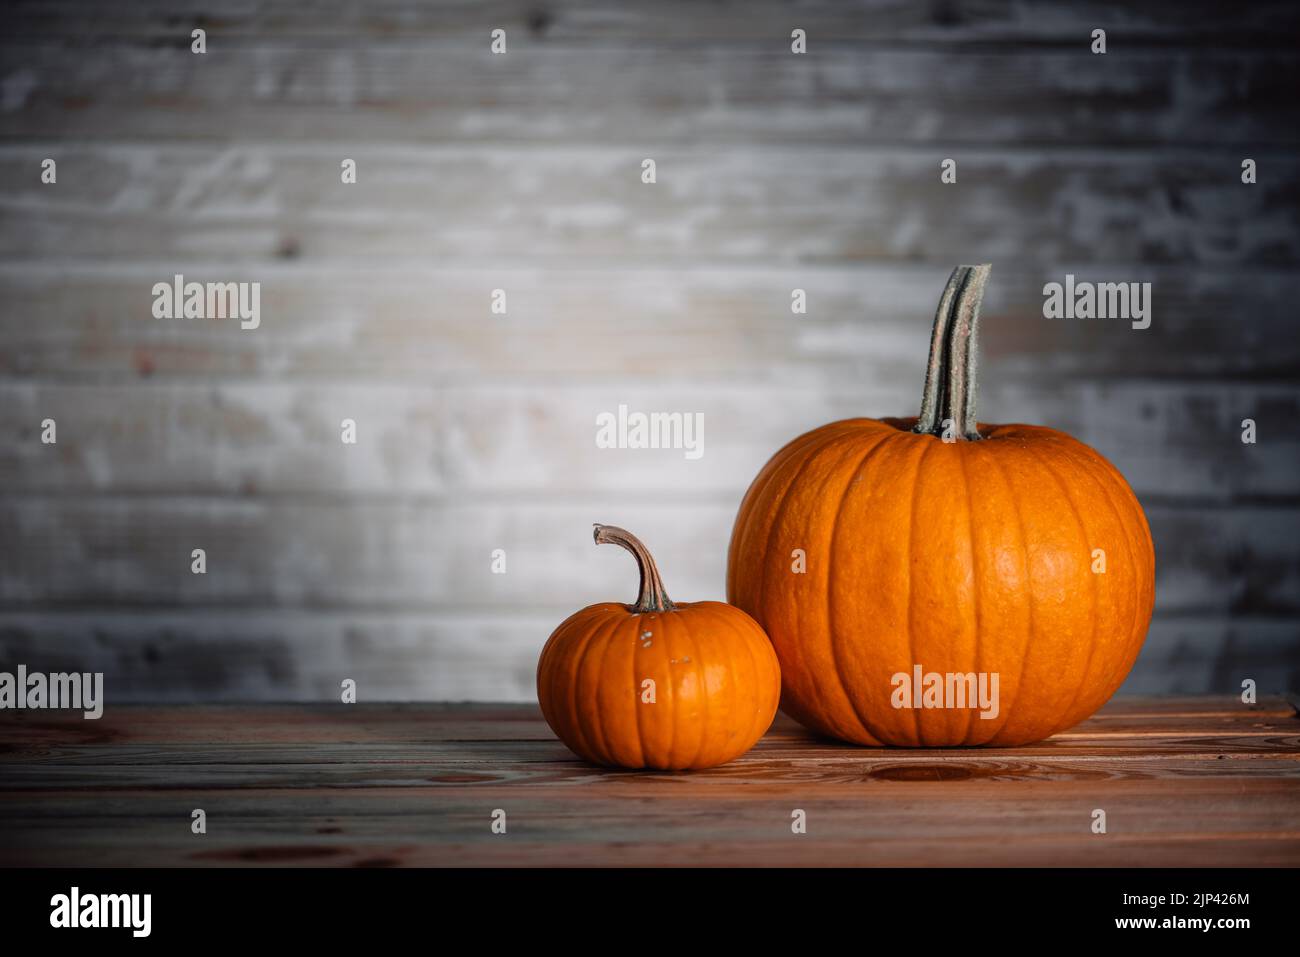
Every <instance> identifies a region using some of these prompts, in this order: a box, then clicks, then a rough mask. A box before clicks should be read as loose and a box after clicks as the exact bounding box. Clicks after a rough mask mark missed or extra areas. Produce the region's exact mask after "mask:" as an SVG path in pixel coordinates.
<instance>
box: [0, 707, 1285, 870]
mask: <svg viewBox="0 0 1300 957" xmlns="http://www.w3.org/2000/svg"><path fill="white" fill-rule="evenodd" d="M195 808H202V809H203V810H204V811H205V812H206V815H207V833H206V834H202V835H196V834H193V833H192V832H191V827H190V822H191V813H192V811H193V810H194V809H195ZM1098 808H1100V809H1102V810H1104V811H1105V812H1106V823H1107V829H1106V833H1105V834H1094V833H1093V832H1092V830H1091V825H1092V821H1093V812H1094V810H1095V809H1098ZM498 809H499V810H502V811H504V812H505V820H506V833H504V834H494V833H493V832H492V829H491V824H492V818H493V813H494V812H495V811H497V810H498ZM796 809H801V810H803V811H804V812H805V814H806V818H807V832H806V833H805V834H794V833H793V832H792V828H791V821H792V813H793V812H794V811H795V810H796ZM0 864H6V865H20V866H30V865H53V866H72V865H76V866H87V865H92V866H145V865H155V866H156V865H162V866H202V865H236V866H238V865H295V866H300V865H308V866H315V865H324V866H399V865H415V866H443V865H458V866H479V865H491V866H511V865H523V866H532V865H613V866H624V865H649V866H660V865H706V866H712V865H742V866H774V865H787V866H805V865H840V866H858V865H889V866H912V865H917V866H921V865H958V866H974V865H1012V866H1022V865H1024V866H1032V865H1075V866H1147V865H1151V866H1252V867H1253V866H1286V865H1289V866H1295V865H1297V864H1300V719H1298V718H1297V713H1296V709H1295V708H1294V707H1293V706H1292V705H1291V704H1290V703H1288V701H1287V700H1284V699H1282V698H1268V699H1264V700H1262V701H1261V702H1260V703H1259V704H1257V705H1243V704H1240V703H1239V702H1237V701H1236V700H1235V699H1233V698H1227V697H1216V698H1131V697H1124V698H1119V699H1116V700H1114V701H1112V702H1111V703H1110V704H1108V705H1107V706H1106V707H1105V708H1103V709H1102V711H1101V712H1099V713H1098V714H1097V715H1096V716H1094V717H1093V718H1091V719H1089V720H1088V721H1086V722H1084V723H1083V724H1081V725H1079V726H1078V727H1076V728H1074V729H1072V730H1071V731H1068V732H1065V733H1062V734H1058V735H1055V736H1054V737H1052V738H1051V739H1049V740H1047V741H1044V742H1041V743H1039V744H1036V745H1031V746H1028V747H1021V748H1007V749H997V750H985V749H951V750H926V751H921V750H901V749H866V748H856V747H851V746H846V745H841V744H838V743H835V742H831V741H826V740H822V739H818V738H816V737H814V736H812V735H809V734H808V733H807V732H805V731H804V730H803V729H802V728H800V727H799V726H798V725H796V724H794V723H793V722H792V721H790V720H789V719H787V718H786V717H784V716H783V715H781V716H778V718H777V720H776V722H775V724H774V725H773V727H772V729H771V730H770V731H769V732H768V734H767V735H766V736H765V737H764V738H763V740H762V741H761V742H759V744H758V745H757V746H756V747H755V748H754V749H753V750H752V751H751V752H750V753H749V754H747V755H745V756H743V757H742V758H740V759H739V760H737V761H735V762H733V763H731V764H729V765H727V766H725V767H722V768H717V769H715V770H711V771H703V772H693V773H646V772H628V771H610V770H604V769H600V768H596V767H593V766H590V765H588V764H585V763H583V762H582V761H580V760H578V759H577V758H576V757H574V756H573V755H572V754H571V753H570V752H569V751H568V750H567V749H566V748H564V746H563V745H561V744H560V742H559V741H558V740H556V738H555V736H554V735H553V734H552V733H551V732H550V729H549V728H548V727H547V726H546V724H545V722H544V721H542V719H541V716H540V714H539V712H538V710H537V708H536V707H535V706H532V705H519V704H509V705H491V704H410V705H403V704H357V705H343V704H338V705H329V704H317V705H298V704H293V705H288V704H286V705H256V706H246V705H243V706H236V705H168V706H145V705H137V706H119V707H116V708H110V709H108V710H107V711H106V713H105V715H104V717H103V718H102V719H100V720H98V721H87V720H84V719H82V718H80V717H79V716H73V715H72V714H71V713H65V712H58V713H52V712H48V711H46V712H32V711H26V712H15V711H10V712H5V713H4V714H3V720H0Z"/></svg>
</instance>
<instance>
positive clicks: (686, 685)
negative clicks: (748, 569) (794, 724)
mask: <svg viewBox="0 0 1300 957" xmlns="http://www.w3.org/2000/svg"><path fill="white" fill-rule="evenodd" d="M595 539H596V543H597V544H598V545H599V544H604V543H606V542H612V543H614V544H617V545H621V546H623V547H624V548H626V549H627V550H628V551H630V552H631V553H632V554H633V555H634V556H635V557H636V561H637V565H638V567H639V568H640V571H641V592H640V595H639V596H638V598H637V601H636V603H635V604H632V605H621V604H616V603H614V602H604V603H601V604H598V605H590V606H588V607H587V608H584V609H582V611H580V612H577V613H576V614H574V615H571V616H570V617H569V618H567V619H566V620H565V621H563V622H562V623H561V624H560V626H559V627H558V628H556V629H555V632H554V633H553V634H552V635H551V637H550V640H549V641H547V643H546V647H545V648H543V649H542V656H541V660H540V661H539V662H538V664H537V700H538V701H539V702H540V703H541V706H542V715H543V716H544V717H545V718H546V723H547V724H549V725H550V726H551V730H553V731H554V732H555V733H556V735H558V736H559V738H560V740H561V741H563V742H564V743H565V744H566V745H568V746H569V748H571V749H572V750H573V751H574V752H576V753H577V754H578V755H579V756H581V757H583V758H586V759H587V760H588V761H591V762H594V763H596V764H604V765H611V766H615V767H623V768H657V769H660V770H670V771H675V770H682V769H686V768H709V767H714V766H715V765H719V764H723V763H725V762H727V761H730V760H731V759H732V758H735V757H737V756H739V755H741V754H743V753H745V752H746V751H748V750H749V749H750V748H751V747H753V745H754V742H756V741H757V740H758V739H759V738H761V737H762V736H763V733H764V732H765V731H766V730H767V729H768V726H769V725H770V724H771V723H772V718H773V717H775V716H776V706H777V701H778V699H779V698H780V695H781V674H780V671H779V670H778V667H777V663H776V655H775V654H774V653H773V650H772V645H771V642H769V641H768V640H767V636H766V635H764V634H763V630H762V629H761V628H759V627H758V625H757V624H756V623H755V622H754V620H753V619H752V618H750V617H749V616H748V615H746V614H745V613H744V612H743V611H741V610H740V609H738V608H733V607H732V606H731V605H726V604H723V603H722V602H719V601H701V602H682V603H679V604H674V603H673V602H672V601H671V600H669V598H668V595H667V593H666V592H665V591H664V586H663V581H662V580H661V579H660V577H659V569H658V568H657V567H656V566H655V562H654V559H653V558H652V557H651V556H650V552H649V551H647V549H646V547H645V546H644V545H642V544H641V542H640V541H639V540H638V539H637V538H636V537H635V536H634V535H632V534H631V533H630V532H627V531H624V530H623V529H621V528H615V527H613V526H610V525H597V526H596V531H595Z"/></svg>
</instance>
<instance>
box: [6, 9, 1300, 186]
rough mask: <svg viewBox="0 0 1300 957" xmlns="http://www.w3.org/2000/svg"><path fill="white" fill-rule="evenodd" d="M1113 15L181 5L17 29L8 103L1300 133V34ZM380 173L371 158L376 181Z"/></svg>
mask: <svg viewBox="0 0 1300 957" xmlns="http://www.w3.org/2000/svg"><path fill="white" fill-rule="evenodd" d="M626 12H628V13H632V11H631V10H627V11H626ZM698 17H699V11H698V10H696V11H695V12H694V13H692V14H691V16H690V17H688V20H689V21H690V22H691V23H697V22H698ZM1187 19H1188V18H1186V17H1183V18H1180V20H1179V22H1180V23H1185V22H1186V21H1187ZM659 20H660V18H656V22H659ZM483 22H484V23H485V24H486V23H487V22H488V21H486V20H485V21H483ZM1100 22H1101V21H1091V22H1088V23H1087V25H1086V26H1081V27H1079V28H1077V30H1076V32H1075V33H1074V34H1073V35H1072V37H1071V40H1070V42H1063V43H1062V44H1061V45H1060V46H1059V47H1058V48H1055V49H1041V48H1039V49H1035V48H1033V47H1032V46H1030V45H1028V44H1025V45H1017V46H1016V47H1014V48H1010V49H997V50H993V51H990V50H988V49H986V48H985V47H983V46H981V47H976V48H973V49H963V48H962V47H960V46H955V45H954V44H952V43H950V42H947V41H945V42H943V43H941V44H939V45H938V46H937V47H935V46H934V45H931V46H930V47H928V48H917V47H915V46H910V47H907V46H905V47H903V48H899V47H898V46H896V45H892V44H891V45H889V46H887V47H879V46H874V45H873V46H870V47H864V46H863V44H861V43H852V44H849V45H846V44H845V43H843V42H841V41H839V40H837V39H836V38H833V37H828V36H827V35H825V34H822V35H820V36H819V35H816V34H810V37H811V39H810V47H809V50H810V52H809V54H808V55H806V56H793V55H791V54H790V53H789V50H788V41H787V42H783V41H782V34H783V32H784V34H785V35H787V36H788V33H789V30H788V29H785V30H784V31H782V29H781V28H780V26H777V27H776V28H775V29H771V28H769V29H770V30H771V32H770V33H769V34H768V36H767V37H766V38H765V39H766V42H755V41H751V42H749V43H741V42H740V41H738V40H736V39H734V37H735V33H734V28H731V29H732V32H731V33H730V34H729V35H727V36H716V37H708V36H706V35H703V34H696V39H697V41H698V42H697V43H692V44H688V45H680V44H679V45H673V46H668V47H665V46H663V45H647V44H646V41H645V40H644V39H641V38H637V39H635V40H633V41H632V42H631V43H629V42H628V41H627V40H620V39H619V38H616V37H610V38H602V39H600V40H598V41H595V42H594V43H592V44H590V45H584V46H582V47H575V46H574V45H573V44H568V43H566V44H564V45H560V46H557V45H556V44H554V43H550V42H548V43H545V44H540V45H535V44H529V43H528V42H527V41H526V40H525V39H523V38H517V39H516V40H513V41H511V42H512V44H513V47H512V51H511V53H510V54H508V55H506V56H493V55H492V54H491V53H490V52H489V51H488V40H487V34H488V28H487V27H486V25H485V26H484V27H483V28H482V30H481V32H477V33H476V34H475V35H473V36H465V37H463V38H455V39H452V40H447V39H445V38H442V37H431V38H428V39H422V38H420V37H418V36H414V35H412V33H411V32H410V30H409V28H403V29H402V30H401V32H400V33H399V34H397V35H396V36H392V37H371V38H368V39H366V40H365V41H364V42H363V43H359V42H358V40H357V38H356V37H355V36H351V35H349V36H346V37H341V38H339V39H338V40H337V41H336V42H334V43H330V44H326V43H323V42H322V41H318V40H314V39H306V38H292V39H287V40H286V39H281V38H272V39H269V40H264V41H262V42H258V41H256V40H253V39H252V38H249V39H246V40H242V41H241V40H235V41H234V42H233V43H232V38H231V37H230V36H229V35H228V34H226V33H224V32H223V33H220V34H218V33H217V32H216V31H210V33H211V39H210V41H209V42H210V45H211V49H210V52H209V53H208V54H207V55H205V56H195V55H193V54H192V53H191V52H190V51H189V49H188V43H189V40H188V37H189V29H188V28H186V29H184V30H180V29H178V27H177V26H176V25H174V24H175V23H176V21H175V20H172V21H171V24H172V25H170V26H169V30H170V37H171V39H172V40H173V43H170V44H166V45H162V44H161V42H160V41H161V37H160V38H158V40H150V41H148V43H147V44H146V45H143V46H134V45H133V46H125V47H123V46H112V45H105V43H106V38H104V37H102V36H98V37H97V38H96V41H95V43H96V55H95V56H94V57H87V56H86V55H85V52H84V50H83V49H81V48H80V46H79V45H70V44H69V43H68V42H67V40H66V38H59V39H58V40H55V41H53V42H51V43H46V44H37V43H35V42H32V41H27V42H24V43H22V45H21V46H17V45H13V44H12V43H11V44H9V45H5V46H0V49H3V50H4V54H5V61H6V64H7V66H8V68H9V69H10V71H11V75H13V76H15V77H17V78H21V79H20V80H19V81H18V82H15V83H13V84H12V85H11V87H10V89H12V90H13V94H12V99H13V101H12V103H11V105H10V108H9V109H7V110H6V111H4V112H0V137H5V138H11V139H12V138H25V139H28V140H45V139H48V140H55V141H63V142H68V141H73V142H75V141H78V140H86V139H89V140H94V141H97V142H106V141H107V142H112V141H164V142H178V141H182V142H183V141H190V142H216V143H222V144H223V145H224V143H225V142H227V141H228V140H229V138H230V136H231V134H232V132H235V133H237V135H238V139H239V140H241V141H242V142H250V141H252V142H257V141H275V142H278V141H282V140H283V139H284V138H285V137H286V136H288V137H290V138H294V139H315V140H320V141H325V142H335V143H348V144H375V143H427V144H444V143H488V142H494V141H496V142H539V143H545V142H555V141H561V140H562V141H563V142H565V143H567V144H570V145H572V144H576V143H610V142H627V143H645V142H647V132H648V131H650V130H653V131H654V132H653V143H654V144H655V146H656V148H658V149H662V148H664V147H665V146H685V145H688V144H692V143H698V142H701V141H704V142H710V143H749V144H754V143H765V144H767V143H770V144H776V143H787V144H809V143H833V142H841V143H843V142H851V143H855V144H880V145H886V144H887V145H900V144H920V143H927V144H935V145H936V146H943V147H945V148H947V147H954V148H956V147H960V146H970V145H975V144H983V145H986V146H1001V145H1003V144H1006V143H1023V144H1042V143H1052V142H1069V143H1072V144H1075V145H1078V146H1089V145H1092V146H1107V147H1112V148H1123V147H1138V146H1145V147H1151V148H1154V149H1161V148H1165V147H1167V146H1169V145H1170V144H1174V143H1178V144H1184V145H1189V146H1190V145H1200V146H1204V147H1205V148H1207V149H1212V150H1216V151H1222V150H1224V149H1226V148H1227V147H1229V146H1233V147H1236V148H1237V150H1238V151H1240V150H1243V149H1245V150H1249V151H1261V150H1270V149H1276V148H1277V147H1280V146H1289V145H1294V144H1295V143H1296V142H1297V138H1298V137H1300V133H1298V132H1297V131H1296V127H1295V124H1294V122H1292V120H1293V114H1294V107H1293V104H1292V102H1291V100H1290V99H1289V95H1288V94H1289V91H1290V90H1291V89H1292V88H1294V87H1295V86H1296V85H1297V82H1298V81H1300V75H1298V74H1300V66H1298V65H1297V63H1296V60H1295V58H1294V57H1293V56H1291V55H1290V53H1289V52H1287V53H1269V52H1262V51H1260V50H1258V49H1256V50H1233V49H1230V48H1228V47H1227V46H1218V45H1217V44H1216V46H1215V48H1213V49H1200V50H1196V51H1195V52H1193V51H1190V50H1188V49H1186V48H1173V49H1170V48H1165V47H1160V48H1154V49H1153V48H1147V49H1139V50H1135V49H1133V48H1132V44H1133V42H1134V40H1133V37H1132V35H1131V34H1129V33H1127V32H1121V31H1118V30H1116V29H1115V28H1113V27H1112V32H1114V33H1115V34H1116V35H1115V38H1114V39H1113V40H1112V41H1111V42H1112V43H1114V44H1116V46H1117V49H1116V50H1115V53H1114V55H1107V56H1104V57H1102V56H1094V55H1092V54H1091V53H1090V52H1089V49H1088V44H1089V42H1090V39H1089V38H1090V35H1091V31H1092V30H1093V29H1094V28H1095V27H1096V26H1097V25H1098V23H1100ZM182 39H183V40H184V41H185V42H184V43H183V44H182V43H180V42H179V41H180V40H182ZM108 42H110V43H111V40H109V41H108ZM1272 42H1274V38H1261V40H1260V44H1259V45H1267V44H1268V43H1272ZM1243 91H1249V92H1248V94H1246V93H1243ZM214 115H219V116H221V121H220V122H216V123H214V122H213V120H212V117H213V116H214ZM1211 131H1212V132H1211ZM1243 155H1246V154H1243ZM1250 155H1253V152H1252V153H1251V154H1250ZM335 165H337V164H335ZM370 175H371V174H370V172H369V171H368V170H363V173H362V182H365V181H366V180H368V179H369V178H370Z"/></svg>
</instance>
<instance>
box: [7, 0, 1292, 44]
mask: <svg viewBox="0 0 1300 957" xmlns="http://www.w3.org/2000/svg"><path fill="white" fill-rule="evenodd" d="M11 8H12V12H11V14H10V18H9V23H8V26H9V27H10V31H9V35H10V36H11V37H13V38H14V40H15V41H18V40H21V41H27V42H30V41H33V40H37V39H42V38H68V37H81V38H94V39H95V40H97V41H98V42H122V41H133V42H139V41H151V42H154V43H157V44H163V43H166V42H168V41H170V42H171V43H173V44H174V45H177V46H183V47H188V45H189V34H188V25H189V24H190V23H191V22H193V23H195V24H197V25H200V26H206V27H207V28H208V29H209V31H210V32H211V33H212V34H215V35H217V36H220V37H222V38H224V39H226V40H228V41H230V42H232V43H239V44H240V45H245V44H248V43H250V42H251V43H267V42H272V43H285V42H317V41H320V40H323V39H336V40H351V39H355V38H358V37H360V38H364V39H367V40H376V39H391V38H393V37H394V36H405V37H413V38H420V39H423V38H438V39H454V40H456V41H457V42H460V41H461V40H465V39H475V40H477V39H481V38H482V37H483V36H485V33H486V31H487V30H488V29H490V28H491V27H492V26H500V27H502V28H505V29H507V30H508V31H512V32H514V33H515V34H516V35H517V36H519V39H522V40H523V41H524V42H525V44H526V45H530V46H540V45H541V43H542V42H543V41H545V42H547V43H574V42H579V43H581V42H593V41H595V42H599V43H600V44H602V45H604V44H607V43H610V42H611V41H614V42H617V41H623V42H630V43H635V44H637V45H647V44H654V43H664V42H667V43H672V44H677V43H684V42H692V43H737V42H750V41H766V40H770V39H774V40H775V42H777V43H778V44H779V45H784V44H785V42H786V38H787V35H788V32H789V26H787V25H790V26H795V25H797V26H802V27H803V28H805V29H807V30H808V31H809V33H810V35H811V36H815V37H817V39H818V42H820V43H828V44H829V43H845V42H854V43H880V44H888V45H891V46H892V45H896V44H899V43H904V44H906V43H913V44H927V43H929V44H933V43H941V44H943V45H946V46H950V45H953V44H960V43H969V44H988V43H1013V44H1028V45H1034V44H1070V43H1075V42H1077V38H1078V36H1079V34H1080V32H1082V33H1083V35H1084V36H1087V35H1088V34H1089V33H1090V31H1091V30H1092V29H1093V27H1094V26H1096V25H1097V24H1105V25H1106V26H1108V27H1109V28H1111V29H1112V30H1113V31H1114V32H1115V33H1116V34H1118V35H1119V36H1121V37H1123V38H1126V39H1127V40H1128V41H1129V42H1131V43H1137V44H1141V45H1143V46H1146V45H1151V44H1157V45H1162V46H1163V45H1195V46H1206V47H1218V46H1224V47H1227V46H1238V45H1243V44H1246V45H1252V46H1268V45H1270V44H1279V45H1280V44H1283V43H1285V42H1286V41H1287V40H1289V39H1291V38H1292V37H1294V36H1295V35H1296V33H1297V30H1298V26H1297V16H1296V13H1295V10H1294V9H1293V8H1292V7H1290V6H1289V5H1287V4H1253V5H1250V6H1246V7H1240V8H1237V7H1225V6H1224V5H1223V4H1221V3H1207V2H1203V0H1196V2H1192V3H1188V2H1185V0H1184V2H1174V0H1148V2H1147V3H1144V4H1142V5H1141V6H1140V7H1134V6H1133V5H1132V4H1128V3H1123V2H1121V0H1075V2H1072V3H1070V4H1068V5H1067V4H1060V5H1054V6H1052V7H1050V8H1044V7H1042V6H1039V5H1035V4H1032V3H1014V2H988V0H982V2H969V0H968V2H955V3H946V4H938V5H934V4H931V5H924V4H916V3H911V2H908V0H852V2H845V0H802V2H800V3H798V4H793V3H791V2H789V0H750V2H747V3H745V4H744V5H743V7H742V6H740V5H736V4H712V5H705V6H701V5H700V4H698V3H693V2H691V0H661V2H658V3H656V4H654V5H653V6H649V5H644V6H643V5H627V6H617V8H616V9H611V8H610V4H608V3H606V2H602V0H550V2H547V3H545V4H537V3H535V2H533V0H483V2H476V3H473V4H466V3H462V2H456V0H436V2H417V0H370V2H368V3H365V4H362V5H357V4H352V3H348V2H344V0H313V2H311V3H299V4H293V5H291V6H280V5H278V4H262V3H240V4H223V5H222V6H221V7H220V8H219V11H218V12H216V13H215V14H214V11H213V9H212V6H211V4H208V3H203V2H200V0H136V2H133V3H131V4H130V5H129V6H127V7H124V8H122V9H121V10H114V11H112V13H111V14H109V12H108V11H106V10H105V9H104V8H103V6H102V5H101V4H98V3H96V2H94V0H15V2H13V3H12V4H11ZM178 25H179V26H185V27H187V29H186V31H185V32H184V36H183V37H182V38H180V39H178V38H177V36H176V35H177V31H178V29H179V26H178Z"/></svg>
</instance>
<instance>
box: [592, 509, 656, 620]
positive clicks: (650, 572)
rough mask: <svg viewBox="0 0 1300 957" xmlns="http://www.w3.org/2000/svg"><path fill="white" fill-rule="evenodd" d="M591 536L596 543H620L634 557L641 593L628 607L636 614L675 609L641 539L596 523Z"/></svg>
mask: <svg viewBox="0 0 1300 957" xmlns="http://www.w3.org/2000/svg"><path fill="white" fill-rule="evenodd" d="M593 537H594V538H595V539H596V544H597V545H608V544H610V543H613V544H615V545H622V546H623V547H624V548H626V549H627V550H628V551H629V552H631V553H632V557H633V558H635V559H636V566H637V569H638V570H639V571H640V572H641V593H640V594H639V595H638V596H637V599H636V604H635V605H629V606H628V607H629V608H631V609H632V610H633V611H634V612H636V613H638V614H644V613H646V612H651V611H676V610H677V606H676V605H674V604H673V603H672V599H670V598H669V597H668V592H666V591H664V582H663V579H662V578H660V577H659V568H658V566H656V565H655V560H654V558H652V557H651V555H650V550H649V549H648V548H646V547H645V546H644V545H643V544H641V539H639V538H637V537H636V536H635V535H633V534H632V533H631V532H629V531H627V530H626V529H622V528H618V527H616V526H614V525H597V526H596V531H595V534H594V535H593Z"/></svg>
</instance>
